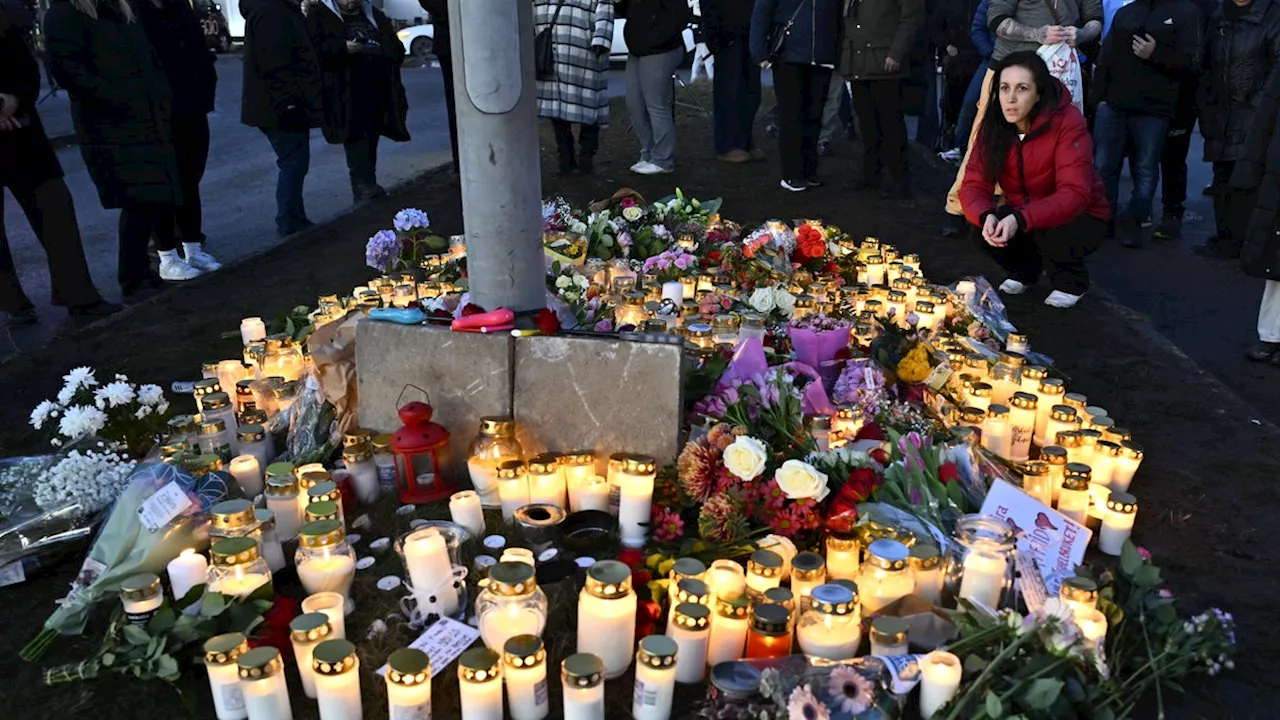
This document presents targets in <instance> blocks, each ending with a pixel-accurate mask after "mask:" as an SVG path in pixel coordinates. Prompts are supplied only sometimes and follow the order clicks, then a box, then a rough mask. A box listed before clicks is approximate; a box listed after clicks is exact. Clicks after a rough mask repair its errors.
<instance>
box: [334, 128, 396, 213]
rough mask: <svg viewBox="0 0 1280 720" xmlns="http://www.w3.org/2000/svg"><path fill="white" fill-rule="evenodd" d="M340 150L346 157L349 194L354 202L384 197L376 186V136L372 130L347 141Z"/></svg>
mask: <svg viewBox="0 0 1280 720" xmlns="http://www.w3.org/2000/svg"><path fill="white" fill-rule="evenodd" d="M342 149H343V151H344V152H346V155H347V172H348V173H349V174H350V176H351V194H352V195H353V196H354V198H355V201H356V202H361V201H362V200H369V199H372V198H376V197H382V196H383V195H386V190H383V189H382V186H380V185H378V135H377V132H376V131H374V130H368V131H365V132H363V133H362V134H360V135H359V136H357V137H353V138H351V139H349V140H348V141H347V142H346V143H344V144H343V146H342Z"/></svg>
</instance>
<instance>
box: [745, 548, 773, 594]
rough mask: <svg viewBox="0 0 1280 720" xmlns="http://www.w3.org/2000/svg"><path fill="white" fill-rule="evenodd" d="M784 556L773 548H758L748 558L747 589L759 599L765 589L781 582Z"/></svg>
mask: <svg viewBox="0 0 1280 720" xmlns="http://www.w3.org/2000/svg"><path fill="white" fill-rule="evenodd" d="M781 576H782V556H781V555H779V554H778V553H776V552H773V551H772V550H757V551H755V552H754V553H752V554H751V558H750V559H749V560H747V591H748V594H749V595H751V596H752V597H753V598H755V599H756V600H757V602H758V601H759V597H760V596H761V595H764V591H765V590H768V589H769V588H776V587H778V585H779V584H781Z"/></svg>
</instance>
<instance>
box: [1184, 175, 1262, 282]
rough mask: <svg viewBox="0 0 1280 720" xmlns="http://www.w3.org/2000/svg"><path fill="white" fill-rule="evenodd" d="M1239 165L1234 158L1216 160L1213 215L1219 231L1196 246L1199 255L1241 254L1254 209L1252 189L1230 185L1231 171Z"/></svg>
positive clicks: (1223, 256) (1220, 257)
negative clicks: (1238, 188) (1244, 189)
mask: <svg viewBox="0 0 1280 720" xmlns="http://www.w3.org/2000/svg"><path fill="white" fill-rule="evenodd" d="M1235 169H1236V164H1235V162H1234V161H1231V162H1216V163H1214V164H1213V185H1212V188H1213V219H1214V223H1215V224H1216V226H1217V234H1215V235H1214V236H1213V237H1211V238H1209V242H1207V243H1205V244H1204V245H1199V246H1197V247H1195V248H1193V252H1195V253H1196V254H1197V255H1203V256H1205V257H1209V258H1213V259H1216V260H1231V259H1234V258H1238V257H1240V246H1241V243H1242V241H1243V238H1244V231H1245V229H1246V228H1247V227H1248V224H1249V213H1251V212H1252V211H1253V197H1252V193H1246V192H1243V191H1241V190H1236V189H1234V188H1232V187H1231V173H1232V172H1234V171H1235Z"/></svg>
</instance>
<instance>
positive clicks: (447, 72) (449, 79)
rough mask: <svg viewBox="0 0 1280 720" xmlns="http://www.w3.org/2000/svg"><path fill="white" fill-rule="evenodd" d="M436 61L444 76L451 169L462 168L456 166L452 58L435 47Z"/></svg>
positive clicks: (456, 107)
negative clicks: (451, 157) (451, 160)
mask: <svg viewBox="0 0 1280 720" xmlns="http://www.w3.org/2000/svg"><path fill="white" fill-rule="evenodd" d="M436 59H437V60H439V61H440V74H441V75H443V76H444V109H445V112H446V113H447V114H448V116H449V146H450V148H451V149H452V150H453V169H454V171H455V172H457V171H458V170H460V169H461V168H462V166H461V165H459V164H458V105H457V100H455V99H454V97H453V56H452V55H450V54H449V52H440V50H439V48H438V47H437V52H436Z"/></svg>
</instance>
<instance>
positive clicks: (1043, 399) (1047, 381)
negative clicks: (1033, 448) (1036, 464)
mask: <svg viewBox="0 0 1280 720" xmlns="http://www.w3.org/2000/svg"><path fill="white" fill-rule="evenodd" d="M1066 389H1067V388H1066V384H1065V383H1063V381H1062V379H1061V378H1050V377H1047V378H1044V379H1043V380H1041V381H1040V387H1039V388H1038V390H1037V392H1036V394H1037V395H1039V396H1040V401H1039V402H1038V403H1036V433H1035V443H1036V445H1039V446H1040V447H1044V446H1045V445H1052V444H1053V441H1054V438H1056V437H1057V433H1052V432H1049V415H1050V413H1051V412H1053V410H1054V408H1055V406H1057V405H1061V404H1062V395H1063V393H1065V392H1066Z"/></svg>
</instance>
